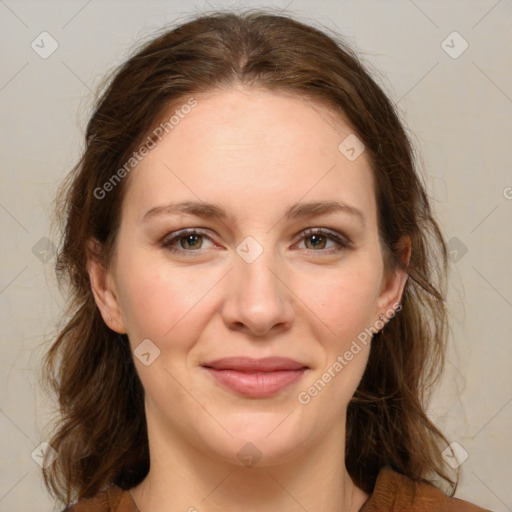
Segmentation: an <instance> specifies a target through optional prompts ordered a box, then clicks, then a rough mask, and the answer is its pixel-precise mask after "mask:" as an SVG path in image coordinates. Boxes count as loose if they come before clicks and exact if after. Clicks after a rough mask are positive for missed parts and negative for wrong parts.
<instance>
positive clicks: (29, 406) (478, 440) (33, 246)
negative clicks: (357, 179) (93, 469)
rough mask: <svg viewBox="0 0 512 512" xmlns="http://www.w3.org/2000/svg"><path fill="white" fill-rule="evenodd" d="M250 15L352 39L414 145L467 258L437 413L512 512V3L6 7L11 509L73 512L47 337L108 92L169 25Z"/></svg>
mask: <svg viewBox="0 0 512 512" xmlns="http://www.w3.org/2000/svg"><path fill="white" fill-rule="evenodd" d="M240 6H241V7H260V6H274V7H277V8H283V9H284V8H286V10H285V12H289V13H290V14H295V15H298V16H299V17H300V18H302V19H303V20H304V21H306V22H309V23H313V24H323V25H325V26H327V27H330V28H331V29H333V30H335V31H337V32H338V33H340V34H341V35H343V36H344V37H345V39H346V40H347V42H348V43H349V44H351V45H352V46H353V47H354V48H355V49H356V50H358V51H359V53H360V54H361V55H362V57H363V59H364V61H365V62H367V63H368V65H369V66H370V67H371V69H372V70H373V72H374V73H375V75H374V76H376V78H377V80H378V81H379V83H380V84H381V85H382V86H383V87H384V88H385V89H386V91H387V92H388V94H389V95H390V96H391V97H392V99H393V100H394V101H395V103H397V105H398V109H399V111H400V113H401V115H402V118H403V119H404V121H405V122H406V124H407V126H408V129H409V130H410V131H411V132H412V133H413V134H414V135H413V137H414V139H413V140H414V142H415V144H416V146H417V147H418V149H419V151H420V153H421V162H422V167H423V172H424V173H425V180H426V182H427V185H428V188H429V193H430V196H431V198H432V201H433V206H434V209H435V212H436V214H437V216H438V218H439V221H440V224H441V227H442V229H443V230H444V233H445V236H446V238H447V240H450V242H449V245H450V250H451V259H452V265H451V266H452V279H451V286H450V294H449V303H450V310H451V315H452V332H451V336H450V340H451V348H450V353H449V362H448V363H447V368H446V373H445V376H444V379H443V381H442V383H441V385H440V387H439V389H438V391H437V392H436V394H435V396H434V401H433V402H432V405H431V408H430V415H431V417H432V419H433V420H434V421H435V422H436V423H437V424H438V426H439V427H441V428H442V429H443V430H444V432H445V433H446V435H447V437H448V439H450V440H451V441H456V442H457V443H459V445H460V446H461V447H462V448H463V450H464V452H459V453H461V454H462V455H463V456H465V452H466V453H467V459H466V460H465V461H464V462H463V463H462V480H461V484H460V487H459V489H458V491H457V494H456V496H458V497H460V498H463V499H466V500H469V501H472V502H474V503H476V504H479V505H481V506H485V507H488V508H490V509H492V510H495V511H511V510H512V487H511V486H510V482H511V480H512V478H511V477H512V470H511V466H512V464H511V459H512V443H511V437H512V436H511V433H512V428H511V427H512V385H511V383H512V376H511V373H512V372H511V368H512V357H511V352H512V348H511V343H512V320H511V318H512V272H510V263H511V256H510V255H511V254H512V236H511V224H512V223H511V220H512V172H511V162H512V143H511V136H512V130H511V128H512V63H511V61H510V49H511V48H512V30H511V27H512V1H511V0H480V1H470V0H467V1H441V0H439V1H425V0H424V1H421V0H414V1H413V0H393V1H383V0H371V1H370V0H367V1H355V0H341V1H334V0H333V1H314V2H307V1H305V0H295V1H292V2H289V0H287V1H268V2H242V3H240V2H238V3H236V2H235V3H230V2H225V1H221V0H211V1H210V2H206V1H200V0H197V1H191V2H187V1H178V0H167V1H149V2H143V1H104V0H103V1H102V0H89V1H87V0H80V1H59V2H56V1H51V2H50V1H48V2H47V1H31V2H29V1H22V0H18V1H17V0H0V31H1V32H0V33H1V39H2V56H1V70H2V74H1V77H0V104H1V107H2V118H1V123H0V125H1V137H0V145H1V151H2V167H1V174H0V179H1V189H0V227H1V234H2V266H1V270H0V303H1V324H2V330H1V337H0V382H1V385H0V444H1V460H0V512H1V511H6V512H7V511H9V512H13V511H21V510H31V511H32V512H43V511H45V512H47V511H50V510H58V509H56V508H55V509H54V506H53V502H52V500H51V499H50V497H49V496H48V495H47V494H46V493H45V491H44V489H43V485H42V479H41V472H40V467H39V465H38V464H37V463H36V461H35V460H37V453H38V452H37V450H36V448H37V447H38V446H39V445H40V443H42V442H44V441H45V440H46V437H45V435H46V434H45V426H46V421H47V420H48V419H49V413H50V412H51V407H52V404H51V402H49V401H48V399H47V398H46V397H45V396H44V395H43V393H42V391H41V388H40V386H39V383H38V371H39V366H40V360H41V357H42V353H43V350H44V345H42V342H43V341H44V340H47V339H51V337H52V336H54V335H55V332H56V322H57V320H58V315H59V311H60V309H61V308H62V306H63V299H62V296H61V294H60V292H59V290H58V288H57V286H56V282H55V278H54V274H53V264H54V262H55V258H54V257H53V253H52V244H53V243H55V244H56V243H58V240H57V238H56V235H55V233H53V232H52V231H51V230H50V212H51V201H52V199H53V196H54V193H55V189H56V186H57V184H58V182H59V181H60V180H61V179H62V178H63V176H64V175H65V173H66V172H68V170H69V169H70V168H71V166H72V165H73V164H74V163H75V161H76V159H77V158H78V155H79V153H80V150H81V148H82V144H83V141H82V134H83V131H84V128H85V124H86V122H87V119H88V115H89V114H90V109H91V106H92V102H93V99H94V91H95V88H96V86H97V85H98V84H99V82H100V80H101V78H102V77H103V75H104V74H105V73H106V72H107V71H109V70H110V69H111V68H112V67H113V66H115V65H118V64H120V63H121V62H122V61H123V59H124V58H125V57H126V56H127V55H128V52H129V51H130V50H131V49H132V48H133V45H134V44H136V43H137V41H140V40H141V38H143V37H148V36H149V35H150V34H151V33H152V31H153V30H155V29H157V28H160V27H161V26H162V25H164V24H166V23H171V24H172V23H174V22H175V21H176V20H181V19H182V18H183V17H184V16H186V15H188V14H193V13H196V14H198V13H200V12H202V11H204V10H210V9H212V8H224V7H234V8H239V7H240ZM42 32H47V33H48V34H49V36H48V35H40V34H41V33H42ZM454 32H456V34H454ZM42 38H44V42H43V43H41V39H42ZM53 40H54V41H55V42H53ZM33 41H34V47H35V48H37V49H38V50H37V51H36V50H35V49H33V47H32V46H31V44H32V42H33ZM52 44H53V45H56V44H57V45H58V47H57V49H56V50H55V51H54V52H53V53H52V54H51V55H45V53H44V52H49V51H50V50H51V49H52ZM466 46H467V48H466ZM43 47H44V48H43ZM43 56H44V57H46V58H43ZM34 450H36V451H35V452H34ZM33 452H34V454H35V455H34V458H33V456H32V455H31V454H32V453H33ZM34 459H35V460H34ZM310 512H314V511H310Z"/></svg>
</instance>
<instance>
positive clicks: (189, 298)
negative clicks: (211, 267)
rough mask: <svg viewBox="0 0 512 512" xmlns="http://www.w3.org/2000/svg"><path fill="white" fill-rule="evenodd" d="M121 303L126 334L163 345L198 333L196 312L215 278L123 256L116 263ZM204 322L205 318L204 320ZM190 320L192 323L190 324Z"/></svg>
mask: <svg viewBox="0 0 512 512" xmlns="http://www.w3.org/2000/svg"><path fill="white" fill-rule="evenodd" d="M118 276H119V282H120V287H119V289H120V292H121V293H120V297H119V300H120V303H121V309H122V311H123V316H124V320H125V323H126V329H127V331H128V334H129V335H131V337H132V338H134V342H135V341H136V339H135V338H140V339H144V338H149V339H152V340H154V341H156V342H160V343H161V342H162V341H163V339H164V338H167V339H171V338H173V337H177V335H178V334H179V333H181V334H182V335H183V334H184V333H183V331H184V330H185V332H186V333H187V334H184V336H180V339H187V338H190V337H191V334H192V331H194V332H195V330H196V329H198V330H200V329H201V325H200V318H201V317H199V318H198V315H197V314H194V313H195V312H196V311H200V310H201V306H202V305H203V302H204V303H207V300H205V299H206V298H207V297H206V296H207V294H208V291H209V290H210V289H212V288H214V286H215V283H216V282H217V281H218V276H217V275H216V274H215V273H214V272H201V271H191V269H190V268H187V267H185V266H184V267H181V268H180V267H173V268H172V269H170V268H169V265H168V264H167V263H166V262H163V263H162V261H161V260H156V261H155V259H153V258H151V257H148V256H147V255H146V254H144V253H141V254H139V255H137V254H132V255H129V256H125V257H124V258H123V259H122V260H121V259H120V260H119V262H118ZM203 318H204V316H203ZM192 319H193V322H192Z"/></svg>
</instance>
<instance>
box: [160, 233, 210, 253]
mask: <svg viewBox="0 0 512 512" xmlns="http://www.w3.org/2000/svg"><path fill="white" fill-rule="evenodd" d="M205 238H207V239H208V240H211V239H210V237H209V236H208V235H207V234H206V233H204V232H202V231H198V230H196V229H184V230H182V231H178V232H176V233H171V234H170V235H169V236H168V237H165V238H164V239H163V240H162V242H161V244H162V247H165V248H166V249H168V250H169V251H171V252H179V253H184V252H189V253H190V252H195V251H199V250H200V249H203V247H202V246H203V243H202V242H203V239H205ZM177 242H179V246H180V247H178V248H177V247H174V246H175V245H176V243H177Z"/></svg>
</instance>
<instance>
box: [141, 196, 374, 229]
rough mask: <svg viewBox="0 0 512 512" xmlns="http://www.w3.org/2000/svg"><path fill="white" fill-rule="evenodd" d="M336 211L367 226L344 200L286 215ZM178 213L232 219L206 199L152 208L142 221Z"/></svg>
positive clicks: (307, 205)
mask: <svg viewBox="0 0 512 512" xmlns="http://www.w3.org/2000/svg"><path fill="white" fill-rule="evenodd" d="M336 212H344V213H348V214H350V215H353V216H354V217H357V218H358V219H359V220H360V221H361V223H362V224H363V226H366V218H365V216H364V214H363V212H362V211H361V210H358V209H357V208H355V207H354V206H351V205H349V204H346V203H344V202H342V201H311V202H307V203H296V204H294V205H292V206H291V207H290V208H289V209H288V210H287V211H286V212H285V217H286V218H287V219H288V220H295V219H301V218H306V217H314V216H320V215H327V214H330V213H336ZM178 213H185V214H189V215H196V216H198V217H205V218H213V219H218V220H221V221H231V220H232V219H231V217H230V216H229V215H228V213H227V212H226V210H224V208H222V207H221V206H219V205H216V204H214V203H207V202H204V201H182V202H179V203H170V204H166V205H162V206H155V207H153V208H150V209H149V210H148V211H147V212H146V213H145V214H144V216H143V217H142V221H143V222H144V221H146V220H148V219H150V218H152V217H155V216H159V215H174V214H178Z"/></svg>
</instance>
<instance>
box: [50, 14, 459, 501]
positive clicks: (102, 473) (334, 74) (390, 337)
mask: <svg viewBox="0 0 512 512" xmlns="http://www.w3.org/2000/svg"><path fill="white" fill-rule="evenodd" d="M327 30H328V29H327ZM235 84H241V85H243V86H247V87H258V88H265V89H267V90H274V91H284V92H291V93H295V94H296V95H298V96H299V97H302V98H305V99H308V100H312V101H317V102H322V103H324V104H328V105H329V107H330V108H331V109H332V110H333V111H334V112H336V113H338V114H339V115H340V116H342V117H343V118H344V119H345V120H346V121H347V122H348V123H349V124H350V126H351V127H352V128H353V130H354V132H355V133H356V134H357V136H358V137H359V138H360V139H361V140H362V141H363V143H364V145H365V146H366V155H367V156H368V157H369V158H370V161H371V162H372V170H373V173H374V178H375V179H374V183H375V194H376V201H377V207H378V229H379V237H380V240H381V246H382V254H383V259H384V262H385V268H386V270H394V269H397V268H401V269H403V270H406V272H407V273H408V276H409V277H408V280H407V283H406V285H405V288H404V292H403V295H402V308H401V311H400V312H399V314H397V315H396V316H395V317H394V318H393V319H392V320H391V321H390V322H389V324H387V325H386V327H385V328H384V330H383V331H380V332H379V333H378V334H376V335H375V338H374V340H373V342H372V345H371V350H370V355H369V360H368V364H367V367H366V370H365V373H364V375H363V377H362V380H361V382H360V384H359V387H358V389H357V390H356V392H355V394H354V397H353V399H352V400H351V402H350V404H349V407H348V411H347V428H346V461H345V463H346V467H347V470H348V472H349V474H350V475H351V477H352V478H353V480H354V482H355V483H356V485H358V486H359V487H361V488H362V489H363V490H364V491H365V492H367V493H371V492H372V490H373V487H374V484H375V481H376V476H377V474H378V472H379V470H380V468H382V467H383V466H385V465H388V464H389V465H391V467H392V468H393V469H394V470H396V471H398V472H400V473H403V474H404V475H407V476H409V477H410V478H413V479H426V480H428V481H431V482H434V483H436V482H437V485H438V486H441V484H446V483H448V484H449V485H450V487H449V488H450V489H451V495H453V493H454V492H455V489H456V487H457V485H456V482H457V479H455V481H454V480H452V477H450V476H449V475H447V474H446V470H447V467H446V465H445V463H444V461H443V458H442V457H441V450H442V449H443V448H444V447H445V446H446V444H447V443H448V442H447V440H446V438H445V437H444V436H443V434H442V433H441V432H440V431H439V430H438V428H436V426H435V425H434V424H433V423H432V422H431V421H430V420H429V418H428V417H427V414H426V408H427V400H428V398H429V396H430V392H431V390H432V386H433V385H434V384H435V383H436V382H437V380H438V378H439V375H440V373H441V371H442V368H443V363H444V352H445V346H446V340H447V327H448V324H447V310H446V304H445V294H446V277H447V251H446V245H445V241H444V239H443V236H442V234H441V232H440V229H439V227H438V224H437V223H436V221H435V219H434V218H433V215H432V212H431V208H430V205H429V200H428V197H427V195H426V192H425V185H424V184H423V182H422V178H421V176H420V175H419V173H418V172H417V169H416V168H417V164H416V162H415V157H414V149H413V146H412V144H411V142H410V140H409V138H408V135H407V134H406V131H405V129H404V126H403V125H402V122H401V121H400V120H399V116H398V114H397V111H396V109H395V107H394V105H393V104H392V103H391V101H390V100H389V99H388V97H387V95H386V94H385V93H384V92H383V90H382V89H381V88H380V87H379V86H378V85H377V83H376V82H375V81H374V79H372V78H371V76H370V74H369V72H368V71H366V70H365V67H364V66H363V64H362V63H361V61H360V59H359V58H358V56H357V55H356V54H355V53H354V51H353V50H352V49H351V48H349V47H348V46H347V45H346V44H345V43H344V42H343V41H342V40H340V38H339V37H336V36H335V35H328V34H327V32H326V31H324V30H320V29H317V28H314V27H313V26H310V25H307V24H305V23H303V22H299V21H298V20H295V19H293V18H291V17H289V16H282V15H278V14H276V13H273V12H269V11H267V12H265V11H261V10H258V11H254V10H252V11H246V12H244V13H242V14H235V13H231V12H228V13H225V12H216V13H213V14H211V15H202V16H200V17H197V18H195V19H192V20H188V21H186V22H184V23H182V24H181V25H180V26H178V27H177V28H173V29H171V30H169V29H166V30H165V32H163V33H162V34H159V35H157V36H156V37H154V38H153V39H152V40H151V41H149V42H148V43H146V44H145V45H144V46H143V47H142V48H141V49H139V50H138V51H137V53H136V54H134V55H133V56H132V57H131V58H129V59H128V60H127V61H126V62H125V63H124V64H123V65H122V66H121V67H120V69H118V70H117V71H116V72H115V74H114V75H113V77H112V79H110V82H109V83H108V84H107V86H106V88H105V90H104V91H103V93H102V94H101V96H100V99H99V100H98V102H97V106H96V108H95V111H94V113H93V115H92V117H91V119H90V121H89V123H88V126H87V132H86V134H85V140H86V147H85V150H84V152H83V155H82V157H81V159H80V161H79V162H78V164H77V165H76V166H75V168H74V169H73V170H72V171H71V173H70V174H69V175H68V177H67V180H66V181H65V182H64V183H63V185H62V188H61V189H60V190H59V194H58V197H59V198H60V199H59V204H58V205H57V212H58V219H59V220H60V222H61V223H62V224H63V237H62V243H61V246H60V248H59V252H58V258H57V264H56V272H57V276H58V278H59V282H61V283H62V282H63V281H66V282H67V283H68V284H69V285H70V303H69V311H68V312H67V313H68V315H69V316H68V317H67V319H66V320H65V325H64V327H63V329H62V330H61V332H60V334H59V335H58V337H57V339H56V340H55V341H54V342H53V344H52V346H51V347H50V348H49V350H48V353H47V355H46V358H45V361H44V366H43V375H44V382H45V384H46V386H48V387H49V388H51V390H52V392H55V393H56V396H57V398H58V404H59V405H58V415H59V417H58V423H56V424H55V427H54V430H55V431H54V432H53V434H52V437H51V439H50V441H49V442H50V445H51V446H52V447H53V448H54V449H55V450H57V452H58V455H59V456H58V458H57V459H56V461H55V462H54V463H53V464H52V465H50V466H49V467H47V468H46V469H43V475H44V482H45V484H46V486H47V487H48V489H49V490H50V492H51V493H52V494H53V495H54V496H55V497H57V498H58V499H60V500H61V501H62V502H65V503H67V504H69V503H70V502H71V500H72V499H75V498H76V499H82V498H85V497H90V496H92V495H94V494H95V493H97V492H98V491H100V490H104V489H105V488H107V487H108V486H109V485H111V484H116V485H118V486H120V487H122V488H124V489H127V488H130V487H133V486H135V485H137V484H138V483H139V482H140V481H142V480H143V479H144V477H145V476H146V474H147V472H148V470H149V446H148V438H147V428H146V418H145V411H144V390H143V387H142V384H141V382H140V380H139V378H138V374H137V372H136V368H135V366H134V363H133V357H132V353H131V350H130V345H129V342H128V339H127V337H126V335H119V334H117V333H115V332H113V331H112V330H110V329H109V328H108V327H107V325H106V324H105V323H104V321H103V319H102V317H101V314H100V312H99V310H98V308H97V306H96V303H95V301H94V297H93V294H92V292H91V284H90V281H89V275H88V273H87V269H86V261H87V256H86V254H87V252H86V243H87V241H88V240H91V239H94V240H96V241H97V242H98V244H99V248H100V250H101V256H102V258H103V259H104V261H105V263H107V264H108V263H109V261H110V258H111V256H112V253H113V252H112V251H113V248H114V247H115V241H116V236H117V231H118V228H119V224H120V211H121V204H122V201H123V195H124V192H125V190H126V185H127V182H128V180H129V176H126V177H124V178H123V179H122V180H120V182H119V183H116V185H115V186H114V187H112V189H111V190H109V192H108V194H107V196H106V197H105V198H104V199H98V198H97V196H96V195H95V190H97V189H98V188H101V187H102V186H103V185H104V184H105V183H106V182H107V181H108V180H109V179H111V177H112V176H113V174H114V173H115V172H116V171H117V170H118V169H120V168H121V167H122V166H123V164H124V163H125V162H126V161H128V160H129V158H130V157H131V156H132V154H133V152H134V151H135V150H137V149H138V148H139V147H140V144H141V142H142V141H143V140H144V139H145V138H147V136H148V134H150V133H151V130H152V128H154V126H155V123H156V122H157V121H158V120H159V119H160V116H161V115H162V113H164V112H168V111H169V108H170V106H172V105H178V104H179V103H180V102H182V103H184V102H185V101H186V100H187V98H190V96H191V95H193V94H198V93H201V92H209V91H213V90H216V89H219V88H226V87H230V86H232V85H235ZM340 142H341V140H340ZM404 235H406V236H409V237H410V239H411V242H412V254H411V258H410V261H409V264H408V266H405V264H404V263H403V262H402V261H401V259H400V257H399V256H400V249H401V248H400V240H401V238H402V237H403V236H404ZM439 477H440V478H441V479H443V480H444V482H442V481H441V480H439ZM457 477H458V473H457ZM445 492H446V491H445Z"/></svg>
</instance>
